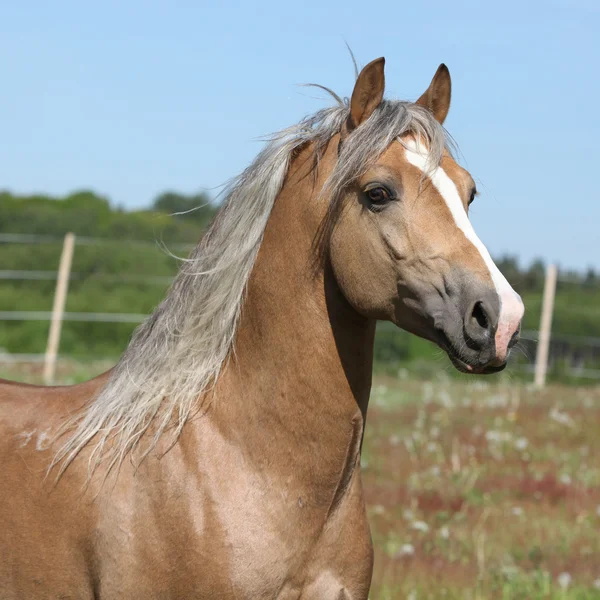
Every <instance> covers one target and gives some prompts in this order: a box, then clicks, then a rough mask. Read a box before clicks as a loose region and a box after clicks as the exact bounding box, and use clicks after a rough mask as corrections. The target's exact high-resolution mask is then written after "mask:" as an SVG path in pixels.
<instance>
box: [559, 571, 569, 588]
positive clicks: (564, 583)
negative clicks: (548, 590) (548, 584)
mask: <svg viewBox="0 0 600 600" xmlns="http://www.w3.org/2000/svg"><path fill="white" fill-rule="evenodd" d="M572 579H573V578H572V577H571V575H570V573H566V572H564V573H561V574H560V575H559V576H558V578H557V581H558V585H559V586H560V587H561V588H562V589H563V590H566V589H567V588H568V587H569V586H570V585H571V581H572Z"/></svg>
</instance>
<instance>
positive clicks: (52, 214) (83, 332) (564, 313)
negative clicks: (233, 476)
mask: <svg viewBox="0 0 600 600" xmlns="http://www.w3.org/2000/svg"><path fill="white" fill-rule="evenodd" d="M217 210H218V206H217V204H216V203H215V202H214V201H212V199H211V198H210V197H209V196H208V195H206V194H205V193H197V194H189V195H186V194H181V193H178V192H174V191H168V192H164V193H162V194H160V195H158V196H157V197H156V198H154V199H153V200H152V202H150V203H149V205H148V207H147V208H142V209H135V210H127V209H126V208H124V207H121V206H116V205H114V204H112V203H111V202H110V201H109V199H108V198H106V197H104V196H101V195H99V194H96V193H94V192H92V191H87V190H83V191H78V192H76V193H73V194H70V195H68V196H66V197H63V198H53V197H50V196H46V195H41V194H36V195H27V196H24V195H15V194H11V193H10V192H0V234H7V233H9V234H10V233H13V234H40V235H43V236H50V237H55V238H56V241H55V242H51V241H49V242H43V243H38V244H36V245H34V246H32V245H30V244H16V243H0V271H3V272H6V271H48V272H52V271H56V269H57V267H58V261H59V258H60V252H61V241H62V237H63V236H64V234H65V233H67V232H68V231H72V232H74V233H75V234H76V235H77V236H78V238H79V240H80V241H79V242H77V243H76V249H75V255H74V259H73V267H72V271H73V278H72V280H71V282H70V286H69V295H68V300H67V311H72V312H118V313H139V314H148V313H149V312H151V311H152V310H153V308H154V307H155V306H156V305H157V304H158V303H159V302H160V301H161V299H162V298H163V297H164V295H165V292H166V288H167V286H168V282H169V280H170V279H171V278H172V277H173V276H174V275H175V273H176V272H177V269H178V266H179V261H178V259H177V258H176V256H180V257H185V255H186V254H187V252H188V250H187V248H189V247H191V246H192V245H193V244H195V243H196V242H197V241H198V239H199V238H200V237H201V235H202V232H203V231H204V230H205V229H206V228H207V226H208V225H209V223H210V222H211V220H212V219H213V217H214V216H215V214H216V212H217ZM85 238H98V239H100V240H105V242H102V241H100V242H98V241H96V242H94V243H87V242H86V241H85ZM133 241H136V242H138V241H143V242H148V243H147V244H137V243H133ZM182 246H183V247H182ZM186 246H187V247H186ZM497 264H498V267H499V268H500V270H501V271H502V272H503V273H504V274H505V276H506V277H507V279H508V280H509V281H510V282H511V284H513V285H514V287H515V289H517V291H519V293H520V294H521V295H522V296H523V298H524V300H525V305H526V313H525V321H524V329H529V330H534V329H537V326H538V322H539V312H540V307H541V290H542V289H543V285H544V276H545V265H544V263H543V262H542V261H541V260H536V261H534V262H532V263H531V264H529V265H526V266H522V265H520V264H519V261H518V260H517V258H516V257H511V256H506V257H501V258H500V259H499V260H498V261H497ZM5 275H6V276H5V278H3V279H0V311H14V310H23V311H49V310H51V306H52V298H53V293H54V284H55V283H54V281H53V280H52V278H51V277H50V278H48V279H45V280H41V281H32V280H26V279H12V278H10V277H12V275H11V274H10V273H9V274H6V273H5ZM134 327H135V325H134V324H131V323H84V322H66V323H65V325H64V329H63V339H62V343H61V351H62V352H64V353H65V354H74V355H82V356H88V355H95V356H103V355H109V356H118V354H119V353H120V352H121V351H122V350H123V348H124V347H125V345H126V344H127V341H128V339H129V336H130V335H131V333H132V331H133V329H134ZM47 330H48V324H47V323H45V322H39V321H37V322H36V321H0V351H1V350H2V349H5V350H7V351H9V352H15V353H16V352H18V353H40V352H43V350H44V348H45V343H46V336H47ZM553 331H554V332H555V333H558V334H562V335H579V336H596V337H600V275H599V274H598V273H596V272H595V271H593V270H592V269H590V270H588V271H586V272H565V271H562V272H561V278H560V283H559V292H558V295H557V300H556V310H555V318H554V329H553ZM391 335H392V334H390V336H391ZM386 339H387V341H386ZM379 340H380V341H379V344H378V346H377V348H376V357H378V359H380V360H381V361H384V362H385V361H391V362H393V361H395V360H400V359H406V360H411V359H413V358H415V357H430V355H431V348H430V346H429V345H428V344H426V343H425V342H422V341H420V340H417V339H416V338H413V337H411V336H408V334H406V335H405V334H403V333H393V336H392V337H389V336H388V338H386V337H385V336H384V335H383V334H382V335H381V336H380V337H379Z"/></svg>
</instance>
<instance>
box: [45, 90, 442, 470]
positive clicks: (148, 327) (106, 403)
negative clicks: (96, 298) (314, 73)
mask: <svg viewBox="0 0 600 600" xmlns="http://www.w3.org/2000/svg"><path fill="white" fill-rule="evenodd" d="M333 96H334V98H335V99H336V100H337V104H336V105H335V106H333V107H330V108H326V109H323V110H320V111H318V112H317V113H315V114H314V115H312V116H310V117H307V118H305V119H304V120H302V121H301V122H300V123H298V124H297V125H294V126H292V127H289V128H287V129H284V130H283V131H280V132H278V133H276V134H274V135H272V136H270V137H269V138H268V139H267V143H266V146H265V148H264V149H263V150H262V151H261V152H260V154H259V155H258V156H257V157H256V159H255V160H254V162H253V163H252V164H251V165H250V166H249V167H248V168H247V169H246V170H245V171H244V172H243V173H242V174H241V175H239V176H238V177H237V178H236V179H234V180H233V181H232V183H231V185H230V186H229V187H228V189H227V190H226V192H225V195H224V202H223V205H222V208H221V210H220V211H219V213H218V215H217V217H216V218H215V220H214V222H213V223H212V225H211V226H210V228H209V229H208V231H207V233H206V234H205V235H204V237H203V238H202V239H201V241H200V242H199V243H198V245H197V246H196V248H195V249H194V250H193V251H192V253H191V255H190V256H189V258H187V259H185V261H184V262H183V265H182V267H181V270H180V272H179V274H178V275H177V277H176V279H175V281H174V283H173V285H172V286H171V288H170V289H169V291H168V294H167V296H166V298H165V299H164V300H163V301H162V303H161V304H160V305H159V306H158V307H157V308H156V310H155V311H154V313H153V314H152V315H150V316H149V317H148V319H147V320H146V321H145V322H144V323H143V324H142V325H140V326H139V327H138V329H137V330H136V331H135V333H134V335H133V337H132V340H131V342H130V344H129V346H128V347H127V349H126V350H125V352H124V354H123V355H122V357H121V359H120V360H119V362H118V363H117V365H116V367H115V368H114V370H113V371H112V373H111V374H110V377H109V379H108V381H107V383H106V385H105V386H104V387H103V389H101V390H100V392H99V393H98V394H97V395H96V396H95V397H94V398H93V399H91V400H90V402H89V403H88V405H87V406H86V407H85V408H84V409H83V411H82V412H81V414H79V415H77V416H76V417H75V418H74V419H73V420H71V421H69V422H68V423H67V424H66V425H65V428H63V433H67V434H68V438H67V441H66V443H65V445H64V446H62V448H61V449H60V451H59V452H58V454H57V455H56V457H55V460H54V463H53V464H57V463H59V462H60V463H62V466H61V472H62V470H64V469H65V468H66V467H67V466H68V464H69V463H70V462H71V461H72V460H73V459H74V458H75V456H77V454H78V453H79V452H80V451H81V450H82V449H83V448H84V447H85V446H86V445H88V444H89V443H92V444H93V452H92V455H91V458H90V463H89V466H90V472H91V471H93V470H94V468H95V467H96V466H97V465H98V463H99V462H100V460H102V459H103V458H106V459H107V460H108V468H109V469H110V468H111V467H112V466H114V465H115V464H119V463H120V461H122V459H123V458H124V457H125V456H126V455H127V453H129V452H130V451H132V450H134V449H135V448H136V447H137V446H139V445H140V441H141V439H142V436H144V434H146V433H148V437H147V438H146V439H147V442H146V441H144V448H143V449H141V450H142V455H141V456H142V458H143V456H145V455H146V454H147V453H148V452H149V451H150V450H151V449H152V448H153V447H154V446H155V445H156V443H157V441H158V439H159V437H160V436H161V435H162V434H163V433H164V432H165V430H166V429H167V427H169V431H170V432H171V431H172V432H173V434H174V437H173V440H176V439H177V436H178V435H179V433H180V432H181V430H182V428H183V426H184V424H185V423H186V421H187V419H188V418H189V416H190V414H191V412H192V410H193V408H194V407H195V405H196V403H197V402H198V400H199V398H200V396H201V395H202V394H203V393H205V392H207V391H208V390H210V388H211V387H212V386H213V384H214V383H215V381H216V380H217V378H218V376H219V373H220V372H221V369H222V368H223V365H224V363H225V362H226V360H227V358H228V356H229V355H230V354H231V351H232V347H233V343H234V338H235V334H236V328H237V324H238V321H239V316H240V311H241V307H242V303H243V299H244V291H245V289H246V285H247V282H248V279H249V277H250V273H251V271H252V268H253V265H254V262H255V259H256V256H257V252H258V249H259V247H260V245H261V241H262V238H263V233H264V231H265V227H266V225H267V221H268V219H269V215H270V213H271V209H272V207H273V204H274V202H275V200H276V198H277V196H278V195H279V192H280V190H281V188H282V186H283V183H284V180H285V178H286V174H287V172H288V168H289V166H290V162H291V160H292V158H293V156H294V152H295V151H297V150H298V149H299V148H300V147H302V146H305V145H306V144H310V145H311V147H312V148H313V151H314V157H315V168H318V161H319V157H320V156H321V155H322V153H323V151H324V149H325V148H326V146H327V144H328V142H329V140H330V139H331V138H332V137H333V136H334V135H336V134H337V133H339V132H340V130H341V128H342V126H343V124H344V123H345V122H346V120H347V119H348V115H349V108H348V102H345V101H342V100H341V99H340V98H338V97H337V96H336V95H335V94H333ZM406 133H413V134H414V135H415V136H419V137H421V138H423V139H425V140H426V141H427V144H428V146H429V152H430V158H431V163H432V166H437V164H439V161H440V160H441V157H442V154H443V152H444V150H445V149H446V148H447V147H448V137H447V135H446V133H445V130H444V129H443V128H442V126H441V125H440V124H439V123H438V122H437V121H436V120H435V118H434V117H433V115H432V114H431V113H429V112H428V111H427V110H426V109H424V108H422V107H421V106H418V105H416V104H413V103H410V102H401V101H390V100H386V101H383V102H382V103H381V104H380V105H379V107H378V108H377V109H376V110H375V112H374V113H373V114H372V115H371V117H370V118H369V119H368V120H367V121H365V122H364V123H363V124H362V125H361V126H360V127H358V128H356V129H355V130H354V131H352V133H350V134H349V136H348V137H347V138H346V139H345V140H344V143H343V144H342V145H341V147H340V152H339V157H338V160H337V163H336V165H335V167H334V169H333V171H332V172H331V174H330V175H329V178H328V180H327V182H326V184H325V186H324V188H323V190H322V192H321V193H322V194H323V195H325V197H326V198H327V199H328V202H329V207H330V208H329V213H328V217H327V218H326V222H325V226H324V228H323V231H325V232H327V231H331V229H332V227H333V225H334V221H335V215H336V214H337V210H336V209H337V208H339V206H338V205H339V199H340V197H341V191H342V190H343V189H344V188H345V187H346V186H347V185H348V184H349V183H350V182H352V181H353V180H355V179H356V178H357V177H359V176H360V175H361V174H362V173H364V171H365V170H366V169H367V168H368V167H369V165H370V164H372V163H373V162H374V161H375V160H377V158H378V157H379V156H380V155H381V154H382V153H383V152H384V150H385V149H386V148H387V147H388V146H389V145H390V144H391V143H392V142H393V141H394V140H396V139H398V138H399V137H400V136H402V135H404V134H406ZM324 242H325V244H327V242H328V239H327V235H325V237H324ZM151 424H152V428H151V431H149V427H150V425H151Z"/></svg>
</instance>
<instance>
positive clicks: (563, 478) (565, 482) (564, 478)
mask: <svg viewBox="0 0 600 600" xmlns="http://www.w3.org/2000/svg"><path fill="white" fill-rule="evenodd" d="M559 480H560V482H561V483H562V484H563V485H571V476H570V475H569V474H568V473H563V474H562V475H561V476H560V477H559Z"/></svg>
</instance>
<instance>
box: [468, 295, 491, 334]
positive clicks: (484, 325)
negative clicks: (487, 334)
mask: <svg viewBox="0 0 600 600" xmlns="http://www.w3.org/2000/svg"><path fill="white" fill-rule="evenodd" d="M471 318H472V319H473V321H474V323H473V324H475V323H476V324H477V325H478V326H479V327H480V328H481V329H483V330H485V331H487V330H488V328H489V326H490V318H489V316H488V314H487V311H486V310H485V307H484V306H483V302H475V305H474V306H473V312H472V314H471Z"/></svg>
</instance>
